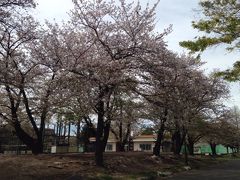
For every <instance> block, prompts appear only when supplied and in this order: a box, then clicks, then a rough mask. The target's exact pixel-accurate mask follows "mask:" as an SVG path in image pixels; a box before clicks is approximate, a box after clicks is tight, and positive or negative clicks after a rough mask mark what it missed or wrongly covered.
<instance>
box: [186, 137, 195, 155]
mask: <svg viewBox="0 0 240 180" xmlns="http://www.w3.org/2000/svg"><path fill="white" fill-rule="evenodd" d="M187 147H188V152H189V155H191V156H194V142H193V141H192V139H191V138H190V137H188V144H187Z"/></svg>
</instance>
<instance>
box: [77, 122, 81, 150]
mask: <svg viewBox="0 0 240 180" xmlns="http://www.w3.org/2000/svg"><path fill="white" fill-rule="evenodd" d="M79 145H80V120H78V121H77V147H79Z"/></svg>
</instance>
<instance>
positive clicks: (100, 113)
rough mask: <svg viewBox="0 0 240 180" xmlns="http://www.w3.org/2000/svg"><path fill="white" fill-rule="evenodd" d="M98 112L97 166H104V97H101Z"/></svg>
mask: <svg viewBox="0 0 240 180" xmlns="http://www.w3.org/2000/svg"><path fill="white" fill-rule="evenodd" d="M97 110H98V122H97V131H96V144H95V161H96V165H97V166H103V151H104V149H103V131H104V102H103V100H102V97H99V102H98V104H97Z"/></svg>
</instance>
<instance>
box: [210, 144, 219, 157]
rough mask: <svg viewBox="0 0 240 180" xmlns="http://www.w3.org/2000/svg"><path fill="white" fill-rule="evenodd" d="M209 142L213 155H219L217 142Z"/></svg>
mask: <svg viewBox="0 0 240 180" xmlns="http://www.w3.org/2000/svg"><path fill="white" fill-rule="evenodd" d="M209 144H210V147H211V150H212V156H216V155H217V151H216V147H217V144H216V143H214V142H210V143H209Z"/></svg>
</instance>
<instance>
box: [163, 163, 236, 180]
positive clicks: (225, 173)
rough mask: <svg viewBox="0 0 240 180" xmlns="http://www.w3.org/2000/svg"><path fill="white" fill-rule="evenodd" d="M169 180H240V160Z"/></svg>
mask: <svg viewBox="0 0 240 180" xmlns="http://www.w3.org/2000/svg"><path fill="white" fill-rule="evenodd" d="M167 179H168V180H240V160H231V161H228V162H225V163H222V164H218V165H215V166H211V167H207V168H203V169H201V170H191V171H188V172H183V173H180V174H178V175H175V176H173V177H170V178H167Z"/></svg>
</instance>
